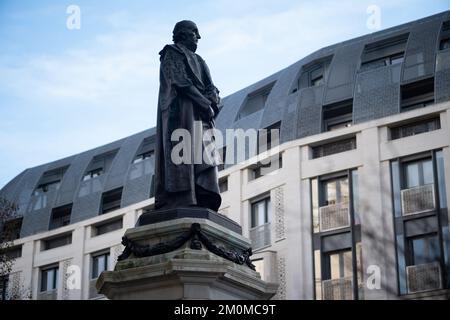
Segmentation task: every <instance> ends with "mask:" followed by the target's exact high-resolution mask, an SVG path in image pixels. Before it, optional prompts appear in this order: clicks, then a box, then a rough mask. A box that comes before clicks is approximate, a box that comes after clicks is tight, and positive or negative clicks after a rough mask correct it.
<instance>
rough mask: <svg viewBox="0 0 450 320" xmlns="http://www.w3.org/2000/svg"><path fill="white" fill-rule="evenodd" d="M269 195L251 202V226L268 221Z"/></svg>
mask: <svg viewBox="0 0 450 320" xmlns="http://www.w3.org/2000/svg"><path fill="white" fill-rule="evenodd" d="M270 210H271V208H270V197H267V198H265V199H262V200H259V201H257V202H254V203H252V217H251V227H252V228H255V227H258V226H261V225H264V224H267V223H269V222H270Z"/></svg>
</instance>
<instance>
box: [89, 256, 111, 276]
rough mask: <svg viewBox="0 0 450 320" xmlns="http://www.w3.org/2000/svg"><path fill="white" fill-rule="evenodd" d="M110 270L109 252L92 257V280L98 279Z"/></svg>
mask: <svg viewBox="0 0 450 320" xmlns="http://www.w3.org/2000/svg"><path fill="white" fill-rule="evenodd" d="M108 268H109V252H106V253H101V254H96V255H93V256H92V274H91V277H92V279H97V278H98V277H99V276H100V274H101V273H102V272H103V271H106V270H108Z"/></svg>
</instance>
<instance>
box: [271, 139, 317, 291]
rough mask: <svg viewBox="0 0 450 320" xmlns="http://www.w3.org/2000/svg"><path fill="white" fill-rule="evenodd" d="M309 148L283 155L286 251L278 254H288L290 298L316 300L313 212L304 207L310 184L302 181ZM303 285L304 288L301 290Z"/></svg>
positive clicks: (287, 276)
mask: <svg viewBox="0 0 450 320" xmlns="http://www.w3.org/2000/svg"><path fill="white" fill-rule="evenodd" d="M304 151H308V148H307V147H303V148H300V147H298V146H295V147H292V148H289V149H286V150H285V151H284V154H283V167H284V169H283V170H284V176H283V180H284V181H285V185H284V187H283V188H284V202H285V204H288V205H285V210H284V215H285V218H284V219H285V221H284V223H285V228H286V230H285V234H286V240H285V241H284V246H283V250H279V251H278V253H277V255H278V256H279V258H280V259H282V258H283V254H284V255H285V257H284V258H285V259H286V260H287V261H286V275H285V278H286V283H287V288H286V294H287V297H289V299H312V297H313V296H312V292H311V288H312V272H311V234H310V227H309V226H310V220H311V219H310V214H309V213H308V212H309V211H305V210H304V206H305V204H306V203H309V201H308V200H305V199H309V187H307V188H305V184H304V183H302V180H301V170H300V168H301V161H302V155H303V154H304ZM299 288H301V290H299Z"/></svg>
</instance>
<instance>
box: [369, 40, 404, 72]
mask: <svg viewBox="0 0 450 320" xmlns="http://www.w3.org/2000/svg"><path fill="white" fill-rule="evenodd" d="M408 36H409V34H403V35H399V36H396V37H392V38H389V39H385V40H381V41H376V42H374V43H369V44H367V45H366V46H365V47H364V51H363V54H362V57H361V68H360V70H361V71H366V70H371V69H376V68H379V67H385V66H389V65H394V64H398V63H402V62H403V60H404V56H405V48H406V42H407V41H408Z"/></svg>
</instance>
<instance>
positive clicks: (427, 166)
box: [422, 159, 434, 184]
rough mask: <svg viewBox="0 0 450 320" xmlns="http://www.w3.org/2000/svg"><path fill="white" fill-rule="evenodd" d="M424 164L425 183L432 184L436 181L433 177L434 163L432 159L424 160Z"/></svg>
mask: <svg viewBox="0 0 450 320" xmlns="http://www.w3.org/2000/svg"><path fill="white" fill-rule="evenodd" d="M422 166H423V183H424V184H431V183H433V182H434V178H433V163H432V162H431V159H430V160H427V161H424V162H423V163H422Z"/></svg>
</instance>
